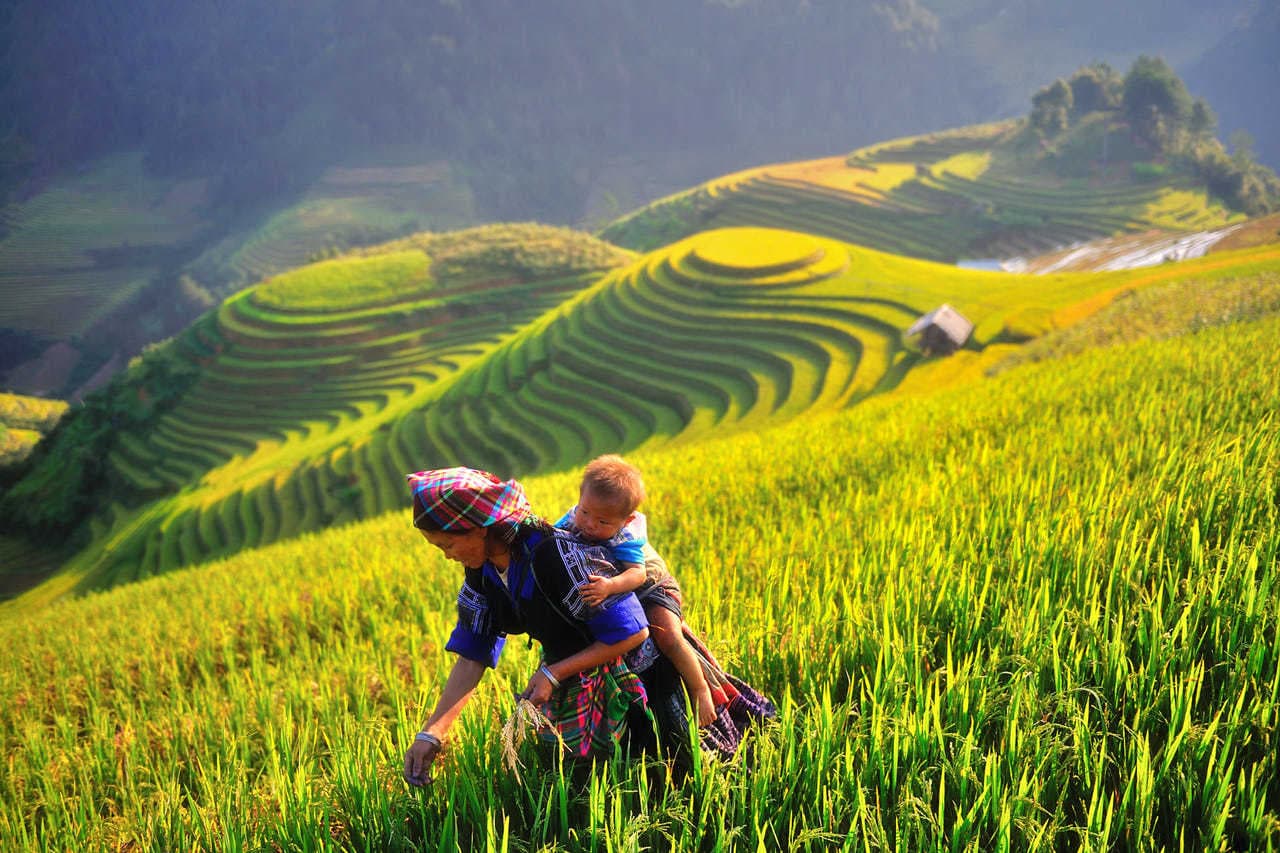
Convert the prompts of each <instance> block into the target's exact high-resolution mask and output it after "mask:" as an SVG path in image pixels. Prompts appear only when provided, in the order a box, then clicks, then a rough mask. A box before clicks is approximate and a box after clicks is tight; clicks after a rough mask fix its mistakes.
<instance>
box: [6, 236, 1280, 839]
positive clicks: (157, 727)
mask: <svg viewBox="0 0 1280 853" xmlns="http://www.w3.org/2000/svg"><path fill="white" fill-rule="evenodd" d="M710 254H711V255H712V257H711V258H709V259H707V258H704V259H706V260H713V261H714V254H715V253H714V252H712V253H710ZM784 274H785V273H784ZM1209 281H1210V284H1209V286H1212V280H1209ZM1146 307H1147V308H1150V306H1146ZM1268 310H1269V309H1266V310H1261V311H1260V312H1255V313H1252V314H1247V315H1238V316H1233V317H1232V318H1229V319H1230V322H1226V323H1225V324H1220V323H1219V324H1215V323H1212V322H1207V323H1199V324H1196V323H1192V322H1184V323H1183V325H1182V327H1181V332H1182V333H1181V334H1178V335H1176V336H1173V337H1167V338H1165V339H1163V340H1154V339H1150V338H1147V339H1141V337H1140V338H1139V339H1137V340H1132V339H1128V338H1125V337H1124V336H1123V335H1120V336H1119V337H1115V336H1113V337H1112V338H1110V339H1109V340H1110V341H1111V344H1110V345H1108V346H1102V347H1092V348H1084V349H1080V350H1079V351H1073V349H1072V347H1071V346H1067V347H1066V348H1065V349H1064V351H1062V352H1059V353H1056V354H1055V353H1053V352H1050V353H1047V355H1048V356H1049V357H1048V358H1046V360H1043V361H1040V362H1037V363H1031V364H1023V365H1020V366H1016V367H1013V368H1011V369H1009V370H1007V371H1005V372H1003V373H1000V374H999V375H998V376H996V377H995V378H992V379H990V380H987V381H981V382H969V383H960V384H953V385H952V386H951V387H950V388H947V389H943V390H929V389H928V388H927V387H921V386H917V387H915V389H914V391H913V393H911V394H905V393H903V394H896V395H886V396H883V397H881V398H878V399H874V400H870V401H864V402H863V403H862V404H861V405H859V406H858V407H856V408H854V409H852V410H848V411H843V412H835V413H830V414H825V415H816V414H815V415H812V416H810V417H806V418H802V419H797V420H794V421H792V422H791V423H789V424H787V425H784V426H781V427H778V428H775V429H770V430H761V431H756V432H742V433H738V434H736V435H733V436H730V437H728V438H724V439H709V440H706V441H702V442H697V443H686V444H684V445H681V446H679V447H677V448H672V449H670V450H662V449H659V448H654V449H651V450H649V451H644V452H639V453H636V454H634V456H633V457H632V458H633V461H635V462H636V463H637V464H639V465H640V466H641V468H642V469H643V470H644V471H645V473H646V477H647V482H648V485H649V490H650V499H649V501H648V504H647V506H646V509H647V511H648V514H649V518H650V523H651V527H652V529H651V533H652V535H653V539H654V541H655V543H656V544H658V545H659V546H660V547H661V548H662V550H663V551H664V552H665V553H666V554H667V556H668V557H669V559H670V561H671V563H672V565H673V567H674V568H675V570H676V572H677V574H678V575H679V577H680V578H681V580H682V582H683V584H684V586H685V588H686V591H687V595H688V600H689V607H688V618H689V620H690V622H691V623H693V624H694V625H695V627H697V628H699V629H700V630H702V631H704V632H705V633H706V634H707V635H708V637H709V638H710V641H711V646H712V649H713V651H715V653H716V654H717V655H718V656H719V657H720V658H721V659H722V660H726V661H728V662H729V663H730V666H731V668H732V669H733V670H734V671H735V672H737V673H738V674H740V675H742V676H743V677H744V678H746V679H747V680H749V681H750V682H752V683H753V684H755V685H757V686H758V687H760V688H761V689H762V690H764V691H765V692H766V693H767V694H768V695H769V696H770V697H772V698H773V699H774V700H775V701H776V702H777V704H778V706H779V709H780V713H779V718H778V720H777V722H776V724H774V725H771V726H770V727H769V728H767V729H766V730H763V731H761V732H759V733H758V734H757V735H756V736H755V737H754V739H753V740H752V741H751V749H750V751H749V753H748V754H744V755H741V756H740V757H739V758H738V759H736V760H734V761H732V762H721V761H718V760H714V759H711V758H703V759H702V760H701V761H700V762H699V763H697V764H696V766H695V767H694V769H693V771H692V773H691V774H690V776H689V777H688V778H686V779H684V780H682V781H678V780H671V779H668V778H667V776H666V774H665V772H664V768H663V767H662V766H660V765H658V766H650V767H642V766H640V765H637V764H627V763H620V762H615V763H603V764H600V765H598V766H596V767H594V768H588V769H586V770H584V771H582V772H578V773H575V772H572V771H570V770H562V769H560V768H557V767H556V766H555V765H554V764H546V763H541V764H540V763H538V761H537V759H536V756H535V755H533V754H532V753H530V752H527V751H526V753H525V754H524V759H525V762H526V769H525V772H524V774H523V781H522V782H518V781H517V780H516V778H515V776H514V775H513V774H512V773H511V772H510V771H509V770H507V769H506V768H505V767H504V766H503V765H502V762H501V757H500V753H501V749H500V744H499V742H498V736H497V730H498V727H499V724H500V722H501V721H502V720H503V719H504V718H505V717H506V715H507V714H508V713H509V712H510V711H511V709H512V704H513V700H512V694H513V691H514V690H518V689H519V688H520V687H521V686H523V684H524V681H525V679H526V677H527V674H528V671H529V670H530V669H531V668H532V666H533V665H534V661H535V658H534V651H533V650H530V649H527V648H525V647H524V644H523V643H512V644H510V645H511V648H510V649H509V650H508V652H507V655H506V658H505V660H504V661H503V662H502V664H501V665H500V667H499V669H498V671H497V672H496V673H494V674H493V675H491V676H489V678H488V679H487V681H486V683H485V684H483V685H482V687H481V689H480V691H479V694H478V696H477V698H476V699H475V700H474V701H473V703H472V705H471V706H470V707H469V708H468V710H467V711H466V712H465V714H464V715H463V718H462V720H461V722H460V724H459V726H458V727H457V728H456V729H455V733H454V734H455V739H454V740H453V742H452V743H451V745H450V749H449V752H448V754H447V760H446V761H445V765H444V768H443V770H442V773H441V777H440V779H439V781H437V783H436V784H435V785H434V786H433V787H431V788H430V789H428V790H426V791H424V792H416V791H412V790H409V789H408V788H407V787H406V786H405V785H404V783H403V782H402V781H401V779H400V777H399V773H400V761H401V755H402V753H403V750H404V748H405V746H406V744H407V743H408V741H409V740H410V739H411V737H412V735H413V733H414V731H416V729H417V727H418V726H419V725H420V723H421V720H422V719H423V717H424V714H425V713H426V710H427V708H428V706H429V705H430V704H431V703H432V702H433V701H434V698H435V696H436V694H437V693H438V690H439V688H440V684H441V682H442V680H443V678H444V676H445V674H446V672H447V669H448V665H449V661H448V660H447V656H446V655H444V654H443V653H442V651H441V649H442V647H443V645H444V642H445V640H446V638H447V636H448V632H449V630H450V628H451V625H452V616H451V613H452V609H453V597H454V594H455V591H456V587H457V584H458V581H459V577H458V572H457V570H456V569H455V568H452V567H451V566H450V565H447V564H445V563H444V562H443V561H442V560H441V559H440V558H438V556H437V555H436V554H435V552H434V551H432V550H431V549H428V548H426V547H425V546H424V545H423V543H422V542H421V539H420V537H418V536H417V535H416V534H415V533H414V532H413V531H412V530H411V529H410V527H409V524H408V516H407V513H406V512H405V511H403V510H398V511H393V512H391V513H388V514H386V515H384V516H379V517H376V518H372V519H369V520H366V521H362V522H359V523H355V524H351V525H347V526H342V527H336V528H333V529H328V530H325V531H323V532H317V533H310V534H307V535H304V536H302V537H299V538H297V539H295V540H293V541H289V542H283V543H279V544H276V545H273V546H271V547H268V548H262V549H259V550H253V551H247V552H244V553H242V554H239V555H236V556H233V557H230V558H227V559H225V560H221V561H218V562H215V563H211V564H207V565H203V566H199V567H196V568H192V569H189V570H184V571H179V572H173V573H170V574H167V575H165V576H162V577H157V578H152V579H149V580H145V581H142V582H139V583H135V584H130V585H127V586H123V587H120V588H116V589H113V590H111V591H108V592H104V593H99V594H94V595H90V596H88V597H85V598H82V599H78V600H66V601H62V602H60V603H57V604H55V605H52V606H50V607H47V608H44V609H38V610H37V609H19V608H15V607H13V606H12V605H11V606H9V607H8V608H6V609H5V610H4V611H0V612H2V614H3V615H2V617H0V645H3V647H4V648H5V649H6V655H5V657H4V658H3V662H2V663H0V737H3V738H4V749H5V755H6V756H7V759H6V765H5V768H4V772H3V773H0V849H5V850H44V849H50V850H54V849H56V850H63V849H67V850H227V851H235V850H370V851H388V850H404V851H408V850H528V851H535V850H549V849H565V850H573V851H613V850H646V849H662V850H666V849H678V850H832V849H835V850H859V851H870V850H890V849H892V850H921V851H988V850H1046V851H1047V850H1090V851H1103V850H1157V849H1168V850H1191V849H1194V850H1275V849H1276V848H1277V847H1280V805H1278V804H1280V766H1277V762H1278V760H1280V759H1278V756H1280V734H1278V733H1277V726H1278V724H1280V720H1278V715H1280V649H1278V647H1277V638H1276V636H1277V635H1276V632H1277V622H1278V613H1277V610H1278V605H1277V602H1280V595H1278V594H1277V584H1278V583H1280V572H1278V569H1277V567H1278V566H1280V422H1278V421H1277V410H1278V408H1280V407H1278V406H1277V403H1280V390H1278V388H1277V385H1276V379H1275V378H1276V376H1277V375H1280V349H1277V347H1276V346H1275V342H1276V341H1277V340H1280V318H1278V317H1277V316H1276V315H1275V314H1274V313H1268ZM1099 317H1101V318H1102V319H1096V320H1095V321H1094V322H1096V323H1100V324H1106V323H1109V324H1111V326H1112V327H1113V328H1114V329H1119V330H1122V331H1123V330H1124V329H1126V328H1128V327H1127V324H1126V317H1124V316H1118V317H1111V318H1109V319H1108V318H1106V317H1102V315H1099ZM1184 319H1185V318H1184ZM1180 322H1181V321H1180ZM1099 335H1100V337H1101V338H1104V339H1105V338H1106V335H1105V334H1104V333H1103V332H1101V331H1100V332H1099ZM1117 340H1119V341H1122V342H1120V343H1116V341H1117ZM1126 340H1127V341H1128V342H1123V341H1126ZM1067 353H1071V354H1067ZM412 461H413V460H406V462H412ZM575 482H576V481H575V478H574V476H573V474H572V472H570V473H564V474H556V475H549V476H544V477H535V478H531V479H529V480H527V484H528V486H529V490H530V494H531V498H532V499H533V501H534V505H535V507H537V508H539V509H540V510H541V511H542V512H543V514H545V515H549V516H550V515H554V514H556V513H559V512H561V511H562V510H563V509H564V508H565V507H566V506H567V505H568V504H569V503H570V502H572V500H573V498H574V497H575V490H574V486H575Z"/></svg>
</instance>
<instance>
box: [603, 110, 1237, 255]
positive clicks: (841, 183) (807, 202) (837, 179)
mask: <svg viewBox="0 0 1280 853" xmlns="http://www.w3.org/2000/svg"><path fill="white" fill-rule="evenodd" d="M1056 146H1057V153H1055V155H1054V158H1053V159H1052V161H1051V162H1047V161H1046V158H1045V157H1044V156H1043V155H1044V152H1043V151H1042V150H1041V148H1040V146H1039V144H1038V142H1036V141H1035V139H1034V138H1033V136H1032V135H1030V134H1028V133H1027V132H1026V126H1025V123H1024V122H1021V121H1010V122H1003V123H997V124H990V125H979V126H975V127H970V128H961V129H958V130H953V131H946V132H940V133H930V134H925V135H922V136H917V137H910V138H906V139H898V140H893V141H891V142H886V143H881V144H878V145H873V146H869V147H867V148H862V149H859V150H857V151H854V152H853V153H852V154H850V155H848V156H847V157H831V158H824V159H820V160H811V161H801V162H797V163H784V164H777V165H770V166H763V167H759V168H755V169H749V170H746V171H743V172H737V173H734V174H732V175H727V176H725V177H722V178H718V179H716V180H713V181H709V182H707V183H705V184H703V185H701V186H698V187H694V188H693V189H690V190H687V191H685V192H683V193H678V194H676V195H674V196H670V197H668V198H665V199H661V200H659V201H656V202H654V203H652V204H650V205H648V206H647V207H644V208H642V209H640V210H638V211H636V212H634V213H632V214H629V215H628V216H626V217H623V218H622V219H620V220H618V221H617V222H614V223H613V224H611V225H609V226H608V227H606V228H604V229H603V230H602V231H601V232H600V236H602V237H603V238H604V239H606V240H609V241H611V242H614V243H617V244H618V245H622V246H627V247H628V248H632V249H637V250H648V249H652V248H655V247H657V246H661V245H664V244H666V243H669V242H672V241H674V240H677V239H680V238H682V237H685V236H687V235H688V234H691V233H694V232H697V231H702V230H705V229H708V228H717V227H726V226H744V225H753V226H766V227H772V228H785V229H791V230H796V231H806V232H809V233H813V234H821V235H824V236H828V237H833V238H835V239H838V240H844V241H846V242H850V243H857V244H859V245H863V246H869V247H871V248H875V249H879V250H881V251H885V252H892V253H895V254H901V255H907V256H911V257H917V258H925V259H928V260H934V261H942V262H947V263H953V262H955V261H956V260H959V259H961V258H973V257H984V258H985V257H1008V256H1014V255H1033V254H1040V253H1042V252H1044V251H1047V250H1049V249H1052V248H1055V247H1058V246H1061V245H1065V244H1068V243H1073V242H1077V241H1081V240H1089V239H1093V238H1097V237H1103V236H1111V235H1115V234H1121V233H1127V232H1134V231H1143V230H1147V229H1150V228H1163V229H1169V230H1176V231H1187V230H1195V229H1202V228H1212V227H1217V226H1221V225H1223V224H1226V223H1229V222H1235V221H1240V220H1243V218H1244V217H1243V216H1241V215H1239V214H1235V213H1232V212H1231V211H1229V210H1227V209H1226V208H1225V207H1224V206H1223V205H1222V204H1221V203H1219V202H1217V201H1216V200H1214V199H1213V198H1212V197H1210V196H1209V194H1208V192H1207V191H1206V190H1205V189H1204V187H1203V185H1202V183H1201V182H1200V181H1198V180H1195V179H1193V178H1191V177H1190V176H1183V175H1179V174H1177V173H1176V172H1174V171H1172V170H1171V171H1170V172H1168V173H1167V174H1165V173H1160V174H1157V175H1155V176H1152V174H1151V173H1150V172H1148V171H1143V170H1136V171H1135V170H1134V169H1133V168H1132V163H1134V162H1143V161H1145V160H1146V159H1149V154H1147V153H1144V152H1141V151H1138V150H1134V149H1132V147H1131V143H1129V142H1128V138H1127V133H1125V132H1122V131H1119V130H1115V129H1112V128H1110V126H1109V124H1108V120H1105V119H1104V118H1103V117H1102V116H1101V115H1095V116H1094V117H1093V118H1092V119H1091V120H1089V121H1085V122H1082V123H1081V124H1080V125H1079V126H1078V127H1075V128H1073V129H1072V130H1071V132H1070V133H1069V134H1068V135H1067V136H1066V137H1064V138H1063V139H1061V140H1058V141H1057V142H1056Z"/></svg>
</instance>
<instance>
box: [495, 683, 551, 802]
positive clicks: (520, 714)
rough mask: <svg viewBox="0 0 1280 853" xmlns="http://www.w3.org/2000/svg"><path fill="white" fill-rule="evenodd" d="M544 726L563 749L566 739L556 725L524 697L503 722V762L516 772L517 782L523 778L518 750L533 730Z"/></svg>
mask: <svg viewBox="0 0 1280 853" xmlns="http://www.w3.org/2000/svg"><path fill="white" fill-rule="evenodd" d="M544 728H545V729H549V730H550V731H551V732H552V733H553V734H554V735H555V736H556V741H557V742H558V743H559V744H560V748H561V749H563V748H564V739H563V738H562V737H560V732H558V731H557V730H556V727H555V726H553V725H552V724H551V720H549V719H547V715H546V714H544V713H542V709H541V708H539V707H538V706H537V705H535V704H533V703H532V702H530V701H529V700H528V699H525V698H523V697H522V698H521V699H519V700H518V701H517V702H516V707H515V710H513V711H512V712H511V716H510V717H508V718H507V722H506V723H505V724H503V726H502V734H501V736H500V737H499V740H500V741H501V742H502V763H503V764H505V765H506V766H507V769H508V770H510V771H511V772H512V773H514V774H515V777H516V781H517V782H519V781H521V780H520V755H519V754H518V753H517V751H516V750H517V749H518V748H519V746H520V744H521V742H523V741H524V739H525V738H526V737H528V735H529V734H530V733H531V732H537V731H539V730H540V729H544Z"/></svg>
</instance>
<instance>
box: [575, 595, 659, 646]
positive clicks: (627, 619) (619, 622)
mask: <svg viewBox="0 0 1280 853" xmlns="http://www.w3.org/2000/svg"><path fill="white" fill-rule="evenodd" d="M586 623H587V628H588V629H589V630H590V631H591V634H592V636H594V637H595V638H596V639H597V640H599V641H600V642H602V643H604V644H605V645H612V644H614V643H620V642H622V641H623V640H625V639H627V638H628V637H630V636H631V635H632V634H634V633H635V632H636V631H639V630H640V629H641V628H648V627H649V620H648V619H646V618H645V615H644V608H643V607H641V606H640V599H638V598H636V597H635V595H634V594H632V593H627V594H626V595H620V596H617V597H615V598H610V599H608V600H606V602H605V604H604V606H603V607H601V608H600V609H599V610H598V611H597V612H595V613H594V614H593V615H591V616H589V617H588V618H587V620H586Z"/></svg>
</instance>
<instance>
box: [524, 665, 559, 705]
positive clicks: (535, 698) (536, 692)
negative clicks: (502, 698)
mask: <svg viewBox="0 0 1280 853" xmlns="http://www.w3.org/2000/svg"><path fill="white" fill-rule="evenodd" d="M555 689H556V688H555V685H554V684H552V683H551V681H550V680H549V679H548V678H547V677H546V676H545V675H544V674H543V673H542V670H541V669H539V670H538V671H537V672H535V673H534V674H533V675H532V676H530V678H529V686H528V687H526V688H525V689H524V692H523V693H521V694H520V698H521V699H528V700H529V701H530V702H532V703H533V704H535V705H545V704H546V703H547V702H550V701H551V694H552V693H554V692H555Z"/></svg>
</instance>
